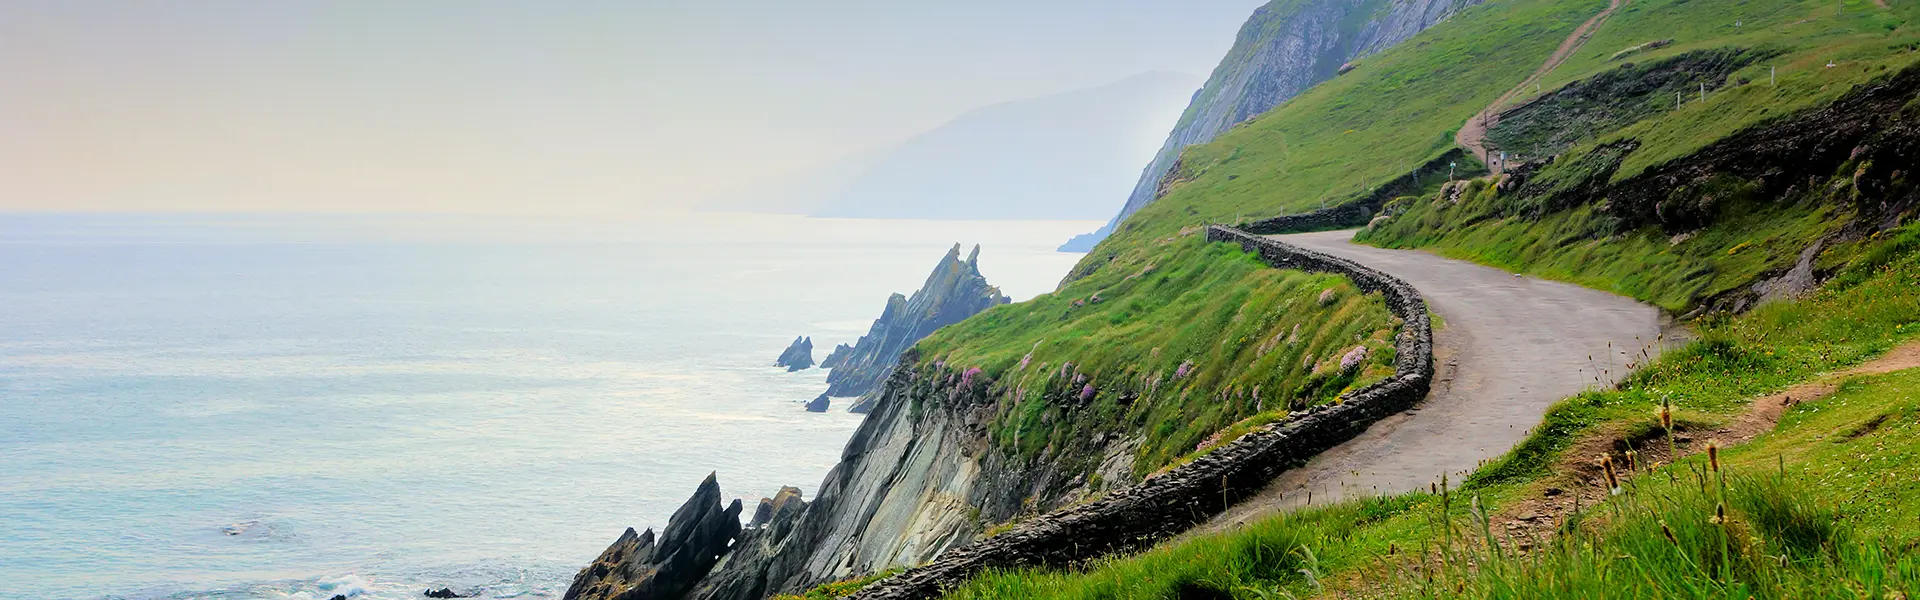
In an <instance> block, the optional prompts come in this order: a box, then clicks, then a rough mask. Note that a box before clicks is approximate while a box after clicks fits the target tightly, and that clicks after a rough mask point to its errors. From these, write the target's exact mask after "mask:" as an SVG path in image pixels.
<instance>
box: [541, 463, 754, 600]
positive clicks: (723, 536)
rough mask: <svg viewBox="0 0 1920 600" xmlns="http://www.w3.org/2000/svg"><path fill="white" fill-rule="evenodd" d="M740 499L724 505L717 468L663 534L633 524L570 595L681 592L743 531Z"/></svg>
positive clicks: (600, 597)
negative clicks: (635, 528)
mask: <svg viewBox="0 0 1920 600" xmlns="http://www.w3.org/2000/svg"><path fill="white" fill-rule="evenodd" d="M740 509H741V505H740V501H739V500H734V501H733V504H731V505H727V506H725V507H722V506H721V504H720V483H719V481H718V480H717V479H716V478H715V476H714V475H713V474H708V475H707V479H706V481H702V482H700V487H699V488H697V489H696V490H695V491H694V493H693V497H691V498H688V499H687V502H686V504H682V505H681V506H680V509H679V510H676V511H673V516H672V517H671V518H669V519H668V520H667V528H666V529H665V530H663V531H662V532H661V534H660V536H659V537H658V538H656V537H655V536H654V535H653V530H652V529H648V530H647V531H646V533H634V531H633V528H631V527H629V528H627V532H626V533H624V534H621V536H620V538H619V539H617V540H614V542H613V545H612V546H608V547H607V550H606V551H605V552H602V553H601V554H600V558H598V559H595V560H594V561H593V564H591V565H588V566H587V568H585V569H581V570H580V573H579V574H578V575H575V576H574V577H573V585H572V586H569V587H568V588H567V594H566V596H565V599H566V600H643V599H647V598H679V597H681V596H683V595H685V594H686V593H687V591H688V590H691V589H693V586H694V584H695V583H697V582H699V581H700V580H701V578H703V577H705V576H706V575H707V573H708V572H709V571H711V570H712V569H713V566H714V564H715V563H718V562H719V561H720V557H721V556H722V555H724V554H726V553H727V551H728V549H729V547H730V546H732V545H733V543H734V539H735V538H737V537H739V536H740V531H741V530H740Z"/></svg>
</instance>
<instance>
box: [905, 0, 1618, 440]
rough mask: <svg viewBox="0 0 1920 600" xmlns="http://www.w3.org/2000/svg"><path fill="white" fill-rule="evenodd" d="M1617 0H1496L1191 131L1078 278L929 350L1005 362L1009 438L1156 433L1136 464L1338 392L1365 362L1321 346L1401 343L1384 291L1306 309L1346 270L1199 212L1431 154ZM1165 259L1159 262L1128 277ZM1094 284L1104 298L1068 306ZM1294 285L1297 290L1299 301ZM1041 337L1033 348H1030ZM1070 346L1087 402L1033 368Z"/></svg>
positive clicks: (1252, 206)
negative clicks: (1236, 257) (1201, 134)
mask: <svg viewBox="0 0 1920 600" xmlns="http://www.w3.org/2000/svg"><path fill="white" fill-rule="evenodd" d="M1602 6H1604V2H1603V1H1602V0H1498V1H1495V2H1490V3H1488V4H1485V5H1482V6H1479V7H1475V8H1471V9H1468V10H1466V11H1463V12H1462V13H1461V14H1459V15H1456V16H1455V17H1453V18H1452V19H1451V20H1449V22H1448V23H1445V24H1442V25H1440V26H1436V27H1434V28H1432V29H1430V30H1429V31H1428V32H1427V33H1424V34H1422V35H1420V36H1416V37H1415V38H1414V39H1413V40H1411V41H1409V42H1407V43H1405V44H1402V45H1401V46H1400V47H1398V48H1395V49H1392V50H1389V51H1387V52H1384V53H1382V54H1380V55H1377V56H1374V57H1372V58H1369V59H1367V60H1366V61H1365V62H1364V63H1363V64H1361V65H1360V66H1359V68H1357V69H1355V70H1353V71H1351V72H1349V73H1347V74H1345V75H1342V76H1340V77H1338V78H1335V79H1334V80H1332V81H1330V82H1327V83H1325V84H1323V85H1321V86H1319V87H1317V88H1315V89H1313V90H1311V91H1309V92H1307V93H1306V94H1303V95H1301V96H1299V97H1296V98H1294V99H1293V100H1291V101H1289V102H1288V103H1287V104H1285V105H1283V109H1279V110H1276V111H1273V112H1271V113H1269V114H1267V115H1265V116H1262V117H1260V118H1257V119H1255V120H1253V121H1251V122H1249V123H1248V124H1246V125H1243V126H1240V127H1238V128H1236V129H1235V130H1233V131H1230V132H1228V133H1227V134H1225V135H1223V136H1221V138H1220V139H1219V140H1217V141H1216V142H1214V143H1211V144H1207V145H1203V146H1198V147H1195V148H1192V149H1190V150H1189V151H1188V153H1187V157H1188V158H1187V159H1186V163H1185V164H1186V166H1185V167H1183V169H1182V170H1181V172H1182V173H1183V175H1182V176H1183V177H1186V178H1190V179H1192V181H1189V182H1187V183H1184V184H1181V185H1179V186H1177V187H1176V188H1175V189H1174V191H1173V193H1172V194H1170V195H1169V196H1168V197H1165V198H1162V199H1161V200H1160V201H1158V202H1155V203H1154V204H1152V205H1150V206H1148V207H1147V208H1146V209H1143V210H1142V211H1141V212H1140V213H1137V214H1135V215H1134V216H1132V217H1130V218H1129V219H1128V220H1127V221H1126V222H1125V223H1124V224H1123V225H1122V227H1121V230H1120V231H1119V232H1116V233H1115V234H1114V235H1113V236H1112V237H1109V238H1108V239H1107V240H1105V241H1104V242H1102V243H1101V245H1100V246H1099V247H1098V248H1097V249H1096V250H1095V252H1094V253H1092V254H1090V255H1089V257H1088V258H1087V259H1086V260H1084V261H1082V263H1081V265H1079V266H1078V267H1076V269H1075V273H1074V275H1073V276H1072V279H1071V280H1070V281H1069V282H1068V283H1067V284H1066V285H1065V286H1064V287H1063V288H1062V289H1061V290H1059V291H1058V292H1056V293H1054V294H1050V295H1046V296H1042V297H1040V298H1038V299H1035V300H1033V301H1031V302H1028V303H1022V304H1020V305H1014V306H1011V307H1007V308H1002V309H997V310H994V311H990V312H989V313H987V314H986V315H982V316H981V317H977V318H974V319H970V320H968V321H966V322H963V323H960V324H958V325H956V326H953V327H950V328H947V329H945V330H943V331H941V332H939V333H937V334H936V335H934V336H933V337H930V338H929V339H928V340H926V341H924V342H923V343H922V345H921V346H920V347H921V350H922V353H921V356H922V360H923V361H927V362H937V361H945V362H947V363H952V364H954V365H958V366H960V368H962V369H965V368H974V367H978V368H981V369H983V372H982V374H983V375H985V376H987V377H988V378H990V379H992V380H993V381H994V382H995V386H996V387H995V388H994V389H995V393H996V394H997V395H998V396H999V397H1000V398H1002V401H1001V406H1000V407H999V412H998V414H997V415H996V417H995V422H994V424H993V426H992V432H993V435H994V441H995V443H996V444H998V445H1000V446H1001V447H1003V448H1010V449H1017V450H1019V451H1020V452H1021V453H1023V454H1026V455H1034V454H1044V453H1046V452H1047V450H1046V449H1047V448H1048V447H1049V446H1051V447H1052V448H1053V450H1054V452H1053V454H1052V455H1053V456H1055V457H1059V456H1061V455H1062V454H1065V455H1067V456H1068V458H1069V459H1085V458H1087V457H1088V456H1089V453H1088V452H1075V451H1074V449H1073V445H1074V444H1078V443H1080V442H1079V440H1085V439H1089V438H1090V437H1091V436H1090V435H1088V434H1090V433H1105V432H1115V431H1118V432H1120V433H1131V434H1144V435H1145V437H1146V440H1145V441H1146V443H1145V446H1144V447H1143V448H1142V449H1141V451H1140V452H1139V458H1140V460H1139V461H1138V463H1137V464H1136V469H1135V470H1136V473H1144V472H1147V471H1150V470H1152V469H1155V468H1158V467H1160V466H1164V465H1165V464H1169V463H1171V462H1174V461H1177V460H1178V459H1180V458H1181V457H1183V456H1185V455H1189V454H1190V453H1191V452H1192V449H1193V448H1194V446H1195V445H1196V444H1198V443H1200V442H1202V441H1204V440H1206V439H1207V438H1208V437H1209V436H1210V435H1211V434H1213V433H1214V432H1215V431H1218V430H1220V429H1221V428H1222V427H1229V432H1228V433H1237V432H1241V431H1245V430H1246V429H1248V428H1250V427H1251V426H1252V425H1253V424H1256V423H1260V422H1265V421H1269V420H1272V419H1275V418H1278V417H1279V415H1280V414H1281V413H1282V411H1281V410H1280V409H1282V408H1284V407H1285V405H1287V404H1292V405H1294V406H1298V403H1297V402H1296V401H1295V399H1296V398H1299V397H1301V396H1303V395H1304V396H1309V397H1310V398H1311V399H1314V400H1324V399H1327V398H1328V397H1329V396H1331V395H1332V394H1334V393H1337V392H1338V391H1340V390H1341V389H1343V388H1347V387H1349V386H1350V385H1351V384H1352V383H1353V381H1348V380H1343V379H1338V378H1335V380H1334V381H1323V380H1322V379H1323V378H1316V377H1315V376H1314V375H1312V374H1311V373H1309V371H1310V370H1311V369H1308V368H1304V367H1302V366H1301V364H1302V362H1304V359H1305V357H1306V356H1308V355H1311V356H1313V357H1314V358H1315V359H1316V360H1318V361H1320V362H1321V363H1322V364H1323V369H1324V365H1325V363H1327V362H1328V360H1329V358H1328V357H1330V356H1332V355H1333V354H1334V353H1336V352H1338V351H1344V350H1345V349H1346V348H1350V347H1352V346H1353V345H1356V344H1359V343H1363V342H1364V343H1366V344H1367V345H1369V346H1370V347H1373V348H1376V349H1379V350H1386V349H1387V347H1388V346H1389V344H1387V343H1386V341H1385V340H1386V339H1388V336H1389V335H1390V333H1391V332H1390V327H1391V326H1392V324H1391V323H1388V322H1386V317H1385V313H1384V312H1383V311H1382V310H1381V309H1380V308H1379V305H1378V304H1377V303H1375V304H1370V305H1369V306H1371V307H1372V308H1366V309H1362V308H1360V307H1358V306H1347V305H1345V304H1343V305H1341V307H1338V310H1331V311H1327V310H1320V309H1318V308H1312V309H1308V310H1304V311H1303V310H1300V309H1299V308H1297V307H1299V306H1300V303H1301V302H1302V301H1303V300H1304V299H1305V298H1306V297H1307V296H1312V295H1317V294H1318V292H1319V290H1320V289H1322V288H1324V287H1326V286H1328V285H1331V284H1330V283H1329V282H1330V281H1331V279H1330V278H1319V279H1312V280H1308V281H1305V282H1303V281H1297V279H1298V277H1297V276H1295V275H1286V274H1281V273H1277V272H1265V271H1270V270H1266V269H1261V268H1259V267H1258V266H1257V265H1256V264H1254V263H1253V262H1251V260H1250V259H1242V260H1240V261H1239V262H1233V261H1224V262H1223V259H1224V258H1225V256H1224V255H1222V254H1221V251H1216V250H1206V249H1204V248H1202V247H1201V246H1202V244H1200V243H1199V242H1198V241H1196V240H1195V239H1194V237H1195V236H1192V235H1191V234H1192V233H1193V232H1195V231H1196V229H1195V228H1192V227H1190V225H1194V224H1199V223H1203V222H1208V221H1214V222H1218V221H1227V220H1231V219H1232V218H1233V216H1234V215H1236V214H1246V215H1249V216H1253V215H1261V216H1264V215H1269V214H1275V213H1280V212H1290V211H1297V210H1299V209H1302V208H1307V207H1314V206H1318V205H1319V204H1320V202H1321V201H1322V200H1329V201H1339V200H1345V199H1346V198H1348V197H1350V196H1351V195H1352V194H1354V193H1357V192H1359V191H1360V184H1361V183H1362V181H1363V180H1369V181H1384V180H1386V179H1388V178H1391V177H1393V176H1397V175H1399V174H1401V173H1402V172H1404V171H1405V170H1406V169H1407V168H1409V166H1410V165H1414V164H1418V163H1420V162H1424V161H1426V160H1429V159H1431V158H1432V157H1434V156H1436V155H1438V154H1440V153H1441V152H1444V151H1445V150H1446V149H1447V148H1448V147H1449V146H1450V144H1451V139H1452V130H1453V128H1454V127H1456V126H1457V125H1458V124H1459V122H1460V121H1461V120H1463V119H1465V118H1466V117H1467V116H1468V115H1471V114H1473V113H1474V112H1475V111H1477V110H1479V108H1480V107H1481V106H1483V105H1484V104H1485V103H1486V102H1489V101H1491V100H1492V99H1493V98H1495V97H1497V96H1499V95H1500V93H1501V92H1502V91H1504V89H1505V88H1506V87H1508V86H1511V85H1513V84H1514V82H1516V81H1519V80H1520V79H1521V78H1523V77H1525V75H1526V72H1527V71H1528V70H1529V69H1531V67H1532V65H1535V64H1538V63H1539V61H1540V60H1542V59H1543V58H1544V57H1546V56H1547V55H1548V54H1550V53H1551V52H1552V50H1553V48H1554V47H1555V46H1556V45H1557V44H1558V43H1559V40H1560V39H1561V38H1563V37H1564V36H1565V35H1566V34H1567V32H1569V31H1571V30H1572V29H1573V28H1574V27H1575V26H1577V25H1578V24H1579V22H1580V21H1582V20H1584V19H1585V18H1587V17H1588V16H1590V15H1591V14H1592V13H1593V12H1595V11H1598V10H1599V9H1600V8H1601V7H1602ZM1355 98H1360V99H1364V100H1363V101H1354V100H1353V99H1355ZM1293 148H1314V149H1315V150H1314V151H1312V152H1298V151H1295V150H1293ZM1148 268H1152V269H1154V270H1156V274H1155V275H1154V276H1153V277H1150V278H1145V279H1140V278H1133V279H1130V278H1129V276H1131V275H1135V274H1137V273H1140V272H1142V271H1143V270H1146V269H1148ZM1095 294H1099V295H1100V297H1101V298H1102V300H1103V302H1101V303H1098V304H1088V305H1086V306H1084V307H1081V308H1077V309H1075V308H1070V305H1071V304H1072V302H1073V301H1075V300H1081V301H1085V300H1087V299H1090V298H1091V297H1092V296H1094V295H1095ZM1349 295H1351V294H1350V292H1349V293H1344V294H1343V296H1349ZM1289 300H1290V301H1292V302H1294V305H1293V306H1294V307H1296V308H1286V302H1287V301H1289ZM1249 301H1251V302H1252V303H1251V304H1247V302H1249ZM1236 315H1237V316H1236ZM1329 315H1331V316H1332V317H1333V318H1332V319H1331V320H1328V317H1329ZM1296 323H1298V324H1304V325H1306V331H1304V332H1303V334H1304V337H1305V338H1306V340H1307V341H1306V342H1304V343H1302V344H1301V346H1300V347H1298V348H1295V347H1292V346H1283V347H1282V349H1281V350H1279V351H1275V352H1273V353H1272V354H1271V355H1267V356H1262V354H1263V353H1261V352H1259V351H1258V348H1259V345H1260V344H1261V343H1263V342H1264V341H1267V340H1272V339H1273V338H1274V336H1275V335H1276V334H1290V333H1291V330H1292V326H1293V325H1294V324H1296ZM1355 334H1358V335H1357V337H1356V336H1355ZM1156 348H1157V349H1158V353H1155V349H1156ZM1029 351H1032V352H1033V353H1034V358H1033V359H1031V360H1029V361H1028V362H1029V367H1028V368H1027V369H1020V368H1018V365H1019V362H1020V360H1021V359H1022V358H1024V357H1025V356H1026V355H1027V352H1029ZM1390 358H1391V352H1389V351H1376V352H1373V353H1372V354H1371V356H1370V359H1369V360H1370V361H1371V362H1370V363H1369V366H1368V368H1367V369H1366V370H1365V371H1364V372H1363V373H1361V377H1360V380H1361V381H1362V382H1364V380H1365V379H1366V378H1367V377H1368V376H1379V375H1381V374H1384V372H1385V369H1386V365H1387V364H1389V362H1388V359H1390ZM1186 361H1192V362H1193V363H1194V364H1195V365H1196V366H1197V367H1198V368H1199V369H1200V373H1199V375H1198V376H1197V377H1193V378H1189V380H1183V381H1182V382H1180V383H1179V384H1178V385H1175V386H1171V387H1169V386H1168V385H1167V384H1166V383H1164V382H1163V383H1162V384H1161V385H1160V386H1159V387H1155V386H1154V384H1153V381H1154V379H1155V377H1156V376H1158V377H1159V378H1161V379H1162V380H1163V381H1164V380H1166V379H1168V378H1170V375H1169V374H1170V373H1171V371H1172V370H1174V369H1177V368H1178V365H1179V364H1180V363H1182V362H1186ZM1062 362H1073V363H1074V364H1075V365H1076V367H1077V368H1078V370H1079V371H1080V372H1081V373H1082V374H1085V375H1087V376H1088V377H1091V378H1093V379H1094V384H1095V388H1096V396H1095V400H1094V401H1093V402H1092V403H1091V407H1090V408H1089V409H1078V410H1075V411H1073V412H1071V413H1069V412H1068V410H1069V409H1067V408H1065V407H1064V406H1063V405H1064V404H1072V403H1071V402H1062V401H1061V400H1062V399H1063V398H1062V397H1061V393H1062V392H1063V391H1066V392H1069V395H1071V394H1070V392H1071V390H1064V388H1066V387H1069V386H1072V385H1076V384H1070V383H1066V382H1062V381H1059V380H1061V379H1065V380H1068V381H1071V379H1072V378H1073V375H1072V374H1071V373H1069V374H1066V375H1062V374H1059V373H1057V372H1055V373H1052V375H1053V379H1054V380H1055V381H1051V382H1049V381H1047V380H1046V378H1045V375H1046V373H1045V371H1046V370H1044V369H1037V368H1033V365H1038V364H1040V363H1045V364H1046V365H1048V366H1049V368H1050V369H1053V370H1056V371H1057V369H1058V368H1059V365H1060V364H1061V363H1062ZM1256 387H1257V388H1258V389H1259V390H1260V391H1261V393H1262V395H1263V397H1262V398H1260V399H1258V400H1256V399H1254V398H1253V396H1252V394H1253V390H1254V389H1255V388H1256ZM1148 390H1157V391H1156V392H1154V393H1151V394H1146V396H1147V397H1148V401H1146V402H1135V403H1133V404H1131V405H1128V404H1126V401H1127V400H1128V396H1130V395H1139V394H1141V393H1142V392H1143V391H1148ZM1049 393H1051V394H1054V395H1055V397H1054V399H1053V400H1052V401H1048V400H1046V399H1045V397H1046V395H1047V394H1049ZM1274 399H1278V400H1279V401H1280V402H1278V403H1276V402H1271V401H1269V400H1274ZM1063 417H1064V418H1063ZM1236 424H1237V426H1234V425H1236ZM1077 466H1078V467H1080V468H1083V469H1084V468H1086V467H1089V466H1091V465H1084V464H1082V465H1077Z"/></svg>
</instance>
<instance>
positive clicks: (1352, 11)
mask: <svg viewBox="0 0 1920 600" xmlns="http://www.w3.org/2000/svg"><path fill="white" fill-rule="evenodd" d="M1479 3H1480V0H1332V1H1326V2H1308V1H1303V0H1274V1H1273V2H1269V3H1267V4H1266V5H1265V6H1261V7H1260V8H1259V9H1257V10H1255V11H1254V13H1253V16H1252V17H1250V18H1248V20H1247V23H1246V24H1245V25H1242V26H1241V28H1240V33H1239V35H1238V36H1237V37H1236V38H1235V39H1234V42H1233V48H1232V49H1231V50H1229V51H1228V52H1227V56H1226V57H1225V58H1222V59H1221V60H1220V65H1219V66H1218V67H1215V68H1214V70H1213V74H1212V76H1210V77H1208V78H1207V83H1206V86H1205V87H1203V88H1201V90H1200V92H1199V93H1198V94H1195V95H1194V97H1193V102H1192V103H1191V104H1190V105H1188V106H1187V109H1186V111H1185V112H1183V113H1182V114H1181V115H1180V121H1179V123H1178V124H1176V125H1175V126H1174V128H1173V131H1172V132H1171V133H1169V134H1167V138H1166V142H1165V143H1163V144H1162V145H1161V146H1160V151H1159V152H1158V153H1156V154H1154V156H1153V159H1152V161H1151V162H1149V163H1147V166H1146V168H1145V169H1143V170H1141V171H1140V172H1139V173H1138V178H1137V180H1136V182H1135V183H1134V185H1133V187H1132V188H1131V190H1132V191H1131V193H1129V194H1128V195H1127V200H1126V203H1125V204H1124V205H1122V206H1121V208H1120V214H1118V215H1115V216H1114V217H1113V220H1112V222H1110V223H1108V224H1107V226H1105V227H1102V228H1100V230H1099V231H1096V232H1094V233H1092V234H1087V235H1081V236H1077V237H1075V238H1074V239H1073V240H1071V241H1069V242H1068V243H1067V244H1066V245H1063V246H1061V247H1060V250H1061V251H1063V252H1085V251H1087V250H1091V249H1092V248H1093V245H1094V244H1095V243H1096V242H1099V241H1100V240H1101V239H1102V238H1105V237H1106V236H1107V233H1108V232H1110V231H1111V230H1112V229H1113V226H1114V225H1115V224H1117V223H1119V222H1120V221H1123V220H1125V219H1126V218H1127V215H1131V214H1133V213H1134V211H1137V210H1140V207H1142V206H1146V205H1147V204H1148V203H1150V202H1153V200H1154V198H1155V197H1156V193H1157V192H1158V191H1159V189H1160V183H1161V180H1162V179H1164V178H1165V177H1166V175H1167V172H1168V171H1171V170H1173V168H1174V165H1175V163H1177V162H1178V161H1179V159H1180V152H1181V150H1183V149H1185V148H1186V147H1187V146H1191V145H1194V144H1202V143H1206V142H1209V141H1212V140H1213V139H1214V138H1215V137H1217V136H1219V135H1220V134H1221V133H1223V132H1225V131H1227V130H1228V129H1231V128H1232V127H1233V126H1234V125H1237V124H1239V123H1241V122H1243V121H1246V120H1248V119H1251V118H1253V117H1255V116H1258V115H1259V114H1261V113H1264V112H1267V111H1268V110H1271V109H1272V108H1273V107H1275V106H1279V105H1280V104H1281V103H1282V102H1286V101H1287V100H1288V99H1290V98H1293V97H1294V96H1296V95H1298V94H1299V93H1300V92H1303V91H1306V89H1307V88H1310V87H1313V85H1314V84H1317V83H1320V82H1322V81H1326V80H1327V79H1330V78H1332V77H1334V76H1335V75H1337V74H1339V72H1340V67H1341V66H1342V65H1345V64H1347V63H1348V62H1351V61H1354V60H1357V59H1359V58H1362V57H1365V56H1369V55H1372V54H1374V53H1377V52H1379V51H1381V50H1385V49H1387V48H1389V47H1392V46H1393V45H1394V44H1398V43H1400V42H1401V41H1403V40H1405V39H1407V38H1409V37H1412V36H1413V35H1414V34H1416V33H1420V32H1421V31H1422V30H1425V29H1426V28H1428V27H1431V26H1433V24H1435V23H1438V22H1440V21H1441V20H1443V19H1446V18H1447V17H1448V16H1450V15H1452V14H1453V13H1454V12H1455V11H1458V10H1459V9H1460V8H1462V7H1465V6H1472V5H1475V4H1479Z"/></svg>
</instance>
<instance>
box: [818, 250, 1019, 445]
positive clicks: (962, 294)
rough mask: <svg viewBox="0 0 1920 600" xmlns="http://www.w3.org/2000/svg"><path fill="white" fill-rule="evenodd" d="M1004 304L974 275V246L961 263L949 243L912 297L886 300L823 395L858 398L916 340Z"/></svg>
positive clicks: (859, 406) (836, 369)
mask: <svg viewBox="0 0 1920 600" xmlns="http://www.w3.org/2000/svg"><path fill="white" fill-rule="evenodd" d="M1007 302H1009V300H1008V299H1007V297H1006V295H1004V294H1001V293H1000V288H997V287H993V286H991V285H988V284H987V278H985V277H982V276H981V275H980V247H979V246H974V247H973V252H972V253H971V254H968V255H967V259H966V260H964V261H963V260H960V245H959V244H954V245H953V249H952V250H948V251H947V255H946V256H945V257H944V258H941V259H940V263H939V264H937V265H934V267H933V273H931V274H929V275H927V281H926V283H925V284H923V285H921V286H920V290H919V291H916V292H914V293H913V296H912V297H907V296H901V295H899V294H894V295H893V296H892V297H889V298H887V308H886V310H884V311H882V312H881V313H880V318H879V319H875V320H874V322H873V327H872V328H871V329H869V330H867V334H866V335H863V336H860V340H859V341H858V342H855V343H854V345H853V348H852V349H851V350H848V351H847V354H846V355H845V356H844V357H843V358H841V359H840V360H839V361H838V362H837V363H836V364H835V365H834V367H833V372H832V373H831V374H829V375H827V384H828V387H827V395H829V396H837V397H845V396H859V395H862V394H866V393H868V392H870V391H872V390H873V389H874V385H875V384H877V383H879V382H880V381H881V380H882V379H884V378H885V377H886V376H887V371H888V370H889V369H891V368H893V362H894V359H896V358H899V356H900V353H901V352H905V351H906V350H907V348H908V347H910V346H912V345H913V343H914V342H918V341H920V338H924V337H927V334H930V333H933V332H934V330H936V329H939V328H941V327H945V326H948V325H952V324H954V323H958V322H960V320H961V319H965V318H967V317H971V316H973V315H974V314H976V313H979V312H980V311H983V310H986V309H988V308H992V307H995V306H999V305H1001V304H1006V303H1007ZM838 352H839V351H838V350H835V353H836V354H838ZM866 405H871V403H870V402H867V403H857V404H856V405H855V412H860V409H862V408H864V407H865V406H866Z"/></svg>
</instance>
